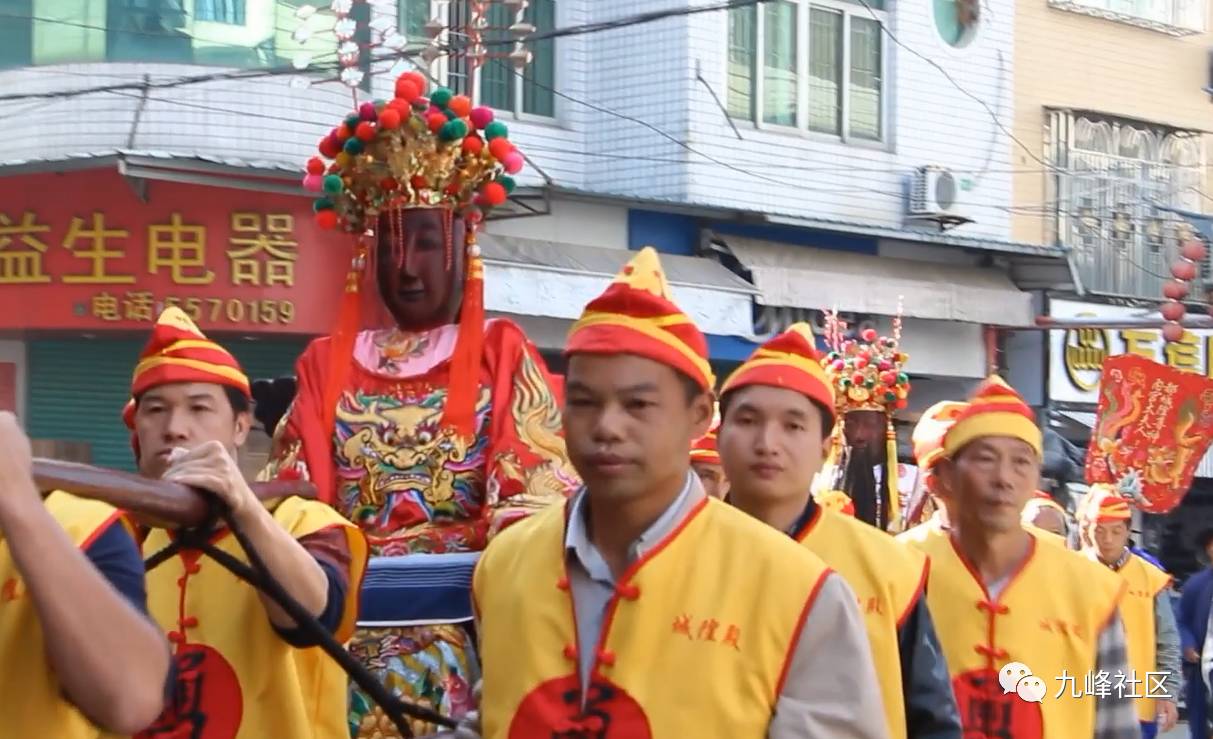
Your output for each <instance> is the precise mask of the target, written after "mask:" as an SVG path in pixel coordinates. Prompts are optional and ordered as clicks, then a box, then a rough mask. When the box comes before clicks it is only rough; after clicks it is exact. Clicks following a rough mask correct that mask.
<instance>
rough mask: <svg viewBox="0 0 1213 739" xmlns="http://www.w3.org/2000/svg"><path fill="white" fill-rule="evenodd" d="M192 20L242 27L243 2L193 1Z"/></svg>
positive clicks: (232, 0)
mask: <svg viewBox="0 0 1213 739" xmlns="http://www.w3.org/2000/svg"><path fill="white" fill-rule="evenodd" d="M194 19H195V20H200V21H210V22H212V23H226V24H228V25H229V26H243V25H244V0H195V2H194Z"/></svg>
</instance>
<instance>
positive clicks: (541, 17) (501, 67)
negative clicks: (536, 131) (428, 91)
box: [447, 0, 556, 118]
mask: <svg viewBox="0 0 1213 739" xmlns="http://www.w3.org/2000/svg"><path fill="white" fill-rule="evenodd" d="M467 14H468V6H467V3H465V2H452V3H451V16H450V21H451V28H452V29H459V28H462V27H463V26H465V25H466V23H467V17H468V16H467ZM514 17H515V16H514V13H513V12H512V11H510V9H509V8H508V7H506V6H505V5H504V4H501V3H493V4H491V5H489V7H488V13H487V18H486V21H487V26H486V28H485V29H484V39H485V41H487V42H490V43H489V44H488V45H487V46H488V51H489V53H490V55H495V56H490V57H489V58H488V59H486V60H485V63H484V65H483V66H482V67H480V69H479V71H478V73H477V74H476V75H475V76H476V79H475V80H471V81H469V79H468V63H467V59H466V58H465V57H462V58H461V57H457V58H453V59H450V61H449V67H448V70H447V80H448V86H449V87H450V88H451V89H453V90H455V91H456V92H460V93H463V94H468V95H471V96H472V97H473V99H474V100H476V102H477V104H478V105H486V106H488V107H490V108H494V109H496V110H502V111H506V112H510V113H514V114H516V115H518V114H522V115H534V116H542V117H544V118H554V117H555V115H556V93H555V86H556V42H555V39H544V40H541V41H530V42H527V45H526V48H527V49H528V50H529V51H530V52H531V53H532V55H533V58H532V59H531V63H530V64H528V65H527V66H526V67H525V68H523V69H522V71H521V72H519V71H518V70H517V69H516V68H515V67H514V66H513V64H511V62H510V60H509V59H506V58H504V55H506V54H509V53H510V52H511V51H513V45H512V44H508V43H507V44H502V43H493V42H502V41H509V40H511V39H512V36H511V35H510V32H509V27H510V25H512V24H513V23H514ZM522 20H523V21H524V22H526V23H530V24H532V25H533V26H535V32H536V34H542V33H546V32H549V31H552V30H553V29H555V27H556V2H555V0H530V2H529V3H528V4H527V8H526V10H524V11H523V14H522ZM451 35H452V43H453V44H458V43H460V42H461V41H462V34H460V33H458V32H457V31H454V30H453V31H452V32H451Z"/></svg>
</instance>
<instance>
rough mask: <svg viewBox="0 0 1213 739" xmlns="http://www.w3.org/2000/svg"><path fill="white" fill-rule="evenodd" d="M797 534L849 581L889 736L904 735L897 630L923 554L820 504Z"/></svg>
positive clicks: (919, 585)
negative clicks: (873, 670) (874, 670)
mask: <svg viewBox="0 0 1213 739" xmlns="http://www.w3.org/2000/svg"><path fill="white" fill-rule="evenodd" d="M795 538H796V539H797V540H798V541H800V542H801V543H803V544H804V545H805V546H806V547H808V548H809V551H810V552H812V553H813V554H816V555H817V556H818V557H821V559H822V560H823V561H824V562H825V563H826V564H827V565H828V566H829V567H830V569H832V570H834V571H835V572H837V573H838V574H840V575H842V578H843V579H844V580H846V581H847V584H848V585H850V586H851V589H852V590H854V591H855V595H856V597H857V599H858V601H859V612H860V613H862V614H863V616H864V625H865V626H866V627H867V630H868V641H869V642H870V643H871V645H872V658H873V660H874V661H875V663H876V676H877V678H878V679H879V681H880V692H881V697H882V698H883V699H884V710H885V718H886V719H887V721H888V724H889V736H890V737H891V738H892V739H905V737H906V707H905V695H904V691H903V686H902V683H901V650H900V648H899V646H898V642H897V630H898V629H899V628H900V627H901V624H902V623H903V622H904V621H905V619H906V617H907V616H909V614H910V609H911V607H912V606H913V605H914V603H915V602H916V601H917V600H918V597H919V595H921V594H922V590H923V587H924V586H925V585H926V581H927V558H926V557H925V556H924V555H923V554H922V552H920V551H919V550H917V549H914V548H912V547H910V546H908V545H906V544H903V543H898V542H896V541H894V540H893V538H892V537H890V536H889V535H888V534H885V533H884V532H882V531H880V530H879V529H876V528H873V527H872V526H869V525H868V524H866V523H863V522H862V521H858V520H856V519H855V518H852V517H850V516H847V515H845V514H842V513H839V512H837V511H833V510H829V509H827V508H822V507H818V509H817V514H816V515H815V516H813V519H812V520H811V521H809V523H808V524H807V525H806V526H805V527H804V529H802V530H801V531H799V532H798V533H797V534H796V536H795Z"/></svg>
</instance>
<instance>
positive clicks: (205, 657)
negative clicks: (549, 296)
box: [135, 644, 244, 739]
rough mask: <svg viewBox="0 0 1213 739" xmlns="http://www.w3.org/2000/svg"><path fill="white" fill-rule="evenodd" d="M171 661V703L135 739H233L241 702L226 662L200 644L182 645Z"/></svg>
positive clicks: (231, 672) (242, 706) (242, 710)
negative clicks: (173, 674) (173, 680)
mask: <svg viewBox="0 0 1213 739" xmlns="http://www.w3.org/2000/svg"><path fill="white" fill-rule="evenodd" d="M173 662H174V664H175V666H176V668H177V676H176V677H177V679H176V681H175V683H174V685H173V698H172V703H170V704H169V706H168V707H167V708H166V709H165V710H164V713H162V714H161V715H160V718H159V719H157V720H156V723H154V724H152V726H151V727H150V728H148V729H147V730H145V731H143V732H142V733H140V734H137V735H136V737H135V739H235V736H236V732H237V731H238V730H239V729H240V720H241V718H242V717H243V715H244V699H243V697H242V696H241V693H240V681H239V680H238V679H236V671H235V670H234V669H232V666H231V665H230V664H229V663H228V661H227V660H226V659H224V658H223V655H222V654H220V653H219V652H217V651H215V650H214V649H211V648H210V647H208V646H205V645H203V644H184V645H182V646H181V648H180V649H178V650H177V653H176V654H174V655H173Z"/></svg>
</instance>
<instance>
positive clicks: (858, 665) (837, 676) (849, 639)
mask: <svg viewBox="0 0 1213 739" xmlns="http://www.w3.org/2000/svg"><path fill="white" fill-rule="evenodd" d="M704 495H705V494H704V492H703V488H702V487H701V486H700V484H699V480H698V478H696V477H695V476H694V474H691V473H688V475H687V481H686V484H685V485H684V486H683V489H682V492H681V493H679V495H678V497H677V498H676V499H675V500H674V502H673V504H671V505H670V507H669V508H668V509H666V511H665V512H664V513H662V515H661V516H660V517H658V519H657V520H656V521H654V522H653V524H652V525H651V526H650V527H649V528H648V529H647V530H646V531H645V532H644V533H643V534H641V535H640V537H639V538H638V539H637V540H636V541H635V542H633V543H632V546H631V547H630V549H629V552H628V559H629V561H635V560H636V559H637V558H639V557H641V556H643V555H644V553H645V552H647V551H648V550H649V549H651V548H652V547H653V546H654V545H656V544H657V543H659V542H660V541H661V540H662V539H663V538H664V537H665V536H666V535H667V534H669V533H670V532H671V531H673V530H674V529H675V527H677V526H678V524H679V523H681V522H682V520H683V519H684V518H686V516H687V515H688V514H689V513H690V511H691V509H692V508H694V507H695V505H696V504H697V503H699V501H701V500H702V499H703V498H704ZM586 504H587V499H586V492H585V490H582V491H581V492H579V493H578V494H577V495H576V496H575V497H574V498H573V500H572V501H570V503H569V505H570V510H569V524H568V529H567V531H566V533H565V553H566V563H567V568H568V577H569V589H570V592H571V593H572V596H573V611H574V613H575V615H576V617H577V640H578V642H579V643H580V644H582V645H590V644H597V643H598V637H599V634H600V633H601V632H602V624H603V620H604V618H605V612H606V606H607V604H608V603H609V602H610V600H611V597H612V596H613V595H614V593H615V578H614V577H613V576H612V575H611V571H610V568H609V567H608V566H607V564H606V560H604V559H603V557H602V554H601V553H600V552H599V551H598V549H597V547H595V546H594V544H593V542H592V541H590V537H589V531H588V530H587V528H586ZM805 623H806V624H807V625H808V626H807V627H806V628H805V629H803V630H802V631H801V633H800V634H799V636H798V640H797V642H796V646H795V650H794V652H793V654H792V658H791V661H790V663H789V665H788V671H787V676H786V678H785V680H784V683H783V691H782V692H781V693H780V695H779V698H778V700H777V702H776V704H775V714H774V715H773V716H772V717H771V723H770V726H769V727H768V729H767V737H768V738H769V739H821V738H822V737H830V739H886V738H887V736H888V728H887V726H886V725H885V718H884V708H883V707H882V705H881V699H880V684H879V683H878V682H877V680H876V668H875V667H874V666H873V662H872V652H871V647H870V646H869V645H868V637H867V631H866V630H865V628H864V624H863V617H862V616H861V615H860V613H859V608H858V606H857V605H856V602H855V593H854V592H853V591H852V590H851V589H850V587H849V586H848V585H847V584H846V583H845V582H844V581H843V579H842V577H840V576H839V575H837V574H833V573H831V574H829V575H827V576H826V578H825V580H824V581H823V582H822V584H821V587H820V589H819V590H818V593H817V597H816V599H815V600H814V601H813V605H812V607H811V608H810V610H809V613H808V617H807V618H806V620H805ZM577 657H578V660H579V662H578V668H579V674H580V678H581V686H582V692H583V694H584V693H585V691H586V689H587V687H588V686H587V682H588V680H589V675H590V671H591V669H592V667H593V664H592V663H593V657H594V650H593V649H589V648H584V647H583V648H582V649H580V650H579V651H578V655H577ZM706 679H711V677H710V676H709V677H707V678H706Z"/></svg>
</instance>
